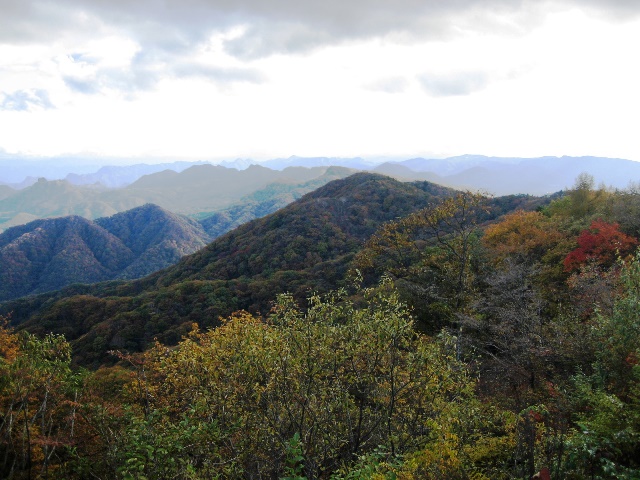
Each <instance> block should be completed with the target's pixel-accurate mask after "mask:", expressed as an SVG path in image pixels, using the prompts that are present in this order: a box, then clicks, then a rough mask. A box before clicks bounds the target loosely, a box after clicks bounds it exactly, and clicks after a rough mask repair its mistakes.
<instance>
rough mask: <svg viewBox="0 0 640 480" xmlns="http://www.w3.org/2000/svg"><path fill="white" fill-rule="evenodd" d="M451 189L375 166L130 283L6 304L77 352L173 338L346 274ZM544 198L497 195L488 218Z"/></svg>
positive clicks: (98, 357) (327, 285) (99, 353)
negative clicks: (370, 244) (388, 227)
mask: <svg viewBox="0 0 640 480" xmlns="http://www.w3.org/2000/svg"><path fill="white" fill-rule="evenodd" d="M453 193H454V192H453V191H451V190H449V189H446V188H443V187H440V186H437V185H434V184H431V183H428V182H418V183H414V184H409V183H401V182H398V181H395V180H393V179H391V178H388V177H384V176H380V175H376V174H364V173H362V174H355V175H352V176H351V177H349V178H347V179H344V180H336V181H333V182H331V183H329V184H327V185H325V186H324V187H321V188H320V189H318V190H316V191H314V192H312V193H310V194H307V195H305V196H304V197H303V198H301V199H300V200H298V201H296V202H294V203H292V204H291V205H289V206H287V207H285V208H283V209H281V210H279V211H277V212H276V213H274V214H271V215H269V216H267V217H264V218H261V219H258V220H254V221H252V222H249V223H247V224H244V225H242V226H240V227H238V228H237V229H235V230H233V231H231V232H229V233H228V234H226V235H224V236H222V237H220V238H218V239H217V240H215V241H214V242H212V243H211V244H209V245H208V246H207V247H206V248H204V249H202V250H200V251H198V252H196V253H195V254H193V255H190V256H187V257H185V258H183V259H182V260H181V261H180V262H179V263H178V264H176V265H175V266H173V267H170V268H168V269H166V270H163V271H160V272H157V273H155V274H152V275H150V276H148V277H146V278H144V279H141V280H137V281H133V282H128V283H107V284H100V285H96V286H92V287H70V288H67V289H64V290H61V291H59V292H54V293H51V294H47V295H41V296H38V297H35V298H27V299H21V300H19V301H15V302H9V303H6V304H4V305H2V306H1V309H0V314H3V313H8V312H9V311H13V321H14V322H15V323H17V324H22V325H23V327H24V328H28V329H29V330H32V331H34V332H35V331H38V332H45V331H56V332H61V333H64V334H65V335H66V336H67V338H68V339H69V340H71V341H72V343H73V344H74V347H75V349H76V352H77V357H76V358H77V360H78V361H81V362H87V363H93V362H99V361H102V360H103V359H104V352H105V351H106V350H110V349H114V348H120V349H127V350H130V351H136V350H141V349H143V348H145V346H146V345H148V343H149V342H150V341H152V340H153V338H154V337H158V338H160V339H162V340H163V341H166V342H169V343H175V342H177V341H178V340H179V339H180V337H181V335H183V334H184V333H186V332H187V331H188V330H189V329H190V326H191V323H192V322H198V323H199V324H201V325H202V326H204V327H207V326H215V325H218V322H219V317H220V316H225V315H228V314H230V313H231V312H233V311H235V310H238V309H247V310H250V311H253V312H262V313H266V312H267V311H268V310H269V308H270V304H271V302H272V301H273V299H274V297H275V295H276V294H278V293H279V292H284V291H289V292H292V293H294V294H295V295H296V297H297V298H304V297H306V296H307V295H308V294H309V292H311V291H327V290H329V289H332V288H335V287H336V286H337V285H340V284H341V283H342V282H343V281H344V277H345V274H346V272H347V270H348V268H349V265H350V262H351V260H352V259H353V256H354V254H355V253H356V252H358V251H359V250H360V249H361V248H362V246H363V244H364V242H365V241H366V240H367V239H368V238H369V237H370V236H371V235H372V234H373V233H374V232H375V231H376V230H377V229H378V228H379V227H380V226H381V225H382V224H383V223H384V222H388V221H390V220H394V219H397V218H398V217H402V216H405V215H407V214H409V213H411V212H413V211H415V210H416V209H419V208H423V207H426V206H427V205H429V204H431V203H434V202H437V201H439V200H441V199H443V198H445V197H449V196H451V195H452V194H453ZM536 202H538V203H539V202H540V200H538V199H532V198H530V197H511V198H507V199H505V198H502V199H496V200H495V201H494V202H493V206H494V208H493V210H492V212H490V213H488V214H487V219H488V218H494V217H496V216H498V215H500V214H502V213H504V212H506V211H510V210H512V209H514V208H518V207H532V206H535V204H536Z"/></svg>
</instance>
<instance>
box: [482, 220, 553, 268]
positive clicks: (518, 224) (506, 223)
mask: <svg viewBox="0 0 640 480" xmlns="http://www.w3.org/2000/svg"><path fill="white" fill-rule="evenodd" d="M562 238H563V234H562V233H560V232H559V231H558V229H557V228H556V227H555V225H554V224H553V222H552V221H551V220H550V219H549V218H547V217H545V216H544V215H542V214H541V213H540V212H525V211H523V210H518V211H516V212H514V213H510V214H508V215H505V217H504V218H503V219H502V221H501V222H499V223H495V224H493V225H490V226H488V227H487V228H486V229H485V232H484V236H483V238H482V241H483V243H484V245H485V246H486V247H487V248H489V249H490V250H491V251H492V252H493V254H494V257H495V259H496V261H502V260H504V259H505V258H506V257H508V256H511V255H520V256H526V257H529V256H535V255H543V254H544V253H545V252H546V251H547V250H549V249H550V248H552V247H553V246H554V245H555V244H557V243H558V242H559V241H560V240H562Z"/></svg>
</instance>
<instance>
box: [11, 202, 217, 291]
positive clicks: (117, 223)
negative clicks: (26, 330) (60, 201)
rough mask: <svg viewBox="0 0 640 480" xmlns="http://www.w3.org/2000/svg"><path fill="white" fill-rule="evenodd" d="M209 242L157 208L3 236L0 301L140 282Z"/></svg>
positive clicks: (66, 220) (188, 223)
mask: <svg viewBox="0 0 640 480" xmlns="http://www.w3.org/2000/svg"><path fill="white" fill-rule="evenodd" d="M208 240H209V236H208V235H207V234H206V233H205V232H204V230H203V229H202V227H201V226H200V225H199V224H198V223H197V222H195V221H193V220H190V219H188V218H186V217H182V216H179V215H176V214H174V213H171V212H168V211H166V210H164V209H162V208H160V207H158V206H156V205H144V206H141V207H138V208H135V209H133V210H129V211H127V212H123V213H119V214H116V215H113V216H112V217H107V218H100V219H98V220H96V221H95V222H93V221H91V220H87V219H85V218H82V217H79V216H68V217H61V218H54V219H42V220H35V221H33V222H30V223H28V224H26V225H22V226H18V227H13V228H10V229H8V230H7V231H5V232H4V233H1V234H0V300H7V299H12V298H18V297H21V296H24V295H29V294H34V293H41V292H46V291H50V290H56V289H59V288H62V287H64V286H66V285H69V284H71V283H95V282H100V281H104V280H112V279H117V278H122V279H133V278H139V277H142V276H144V275H147V274H149V273H151V272H154V271H156V270H159V269H162V268H165V267H167V266H169V265H172V264H174V263H176V262H177V261H178V260H179V259H180V258H181V257H183V256H184V255H186V254H189V253H193V252H195V251H196V250H198V249H200V248H202V247H203V246H205V245H206V243H207V242H208Z"/></svg>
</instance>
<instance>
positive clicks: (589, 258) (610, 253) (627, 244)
mask: <svg viewBox="0 0 640 480" xmlns="http://www.w3.org/2000/svg"><path fill="white" fill-rule="evenodd" d="M577 242H578V248H576V249H575V250H573V251H571V252H570V253H569V255H567V256H566V257H565V259H564V269H565V271H573V270H576V269H578V268H580V267H581V266H582V265H584V264H586V263H593V264H597V265H604V266H610V265H611V264H613V263H614V262H615V260H616V258H617V257H618V256H624V255H627V254H629V253H631V252H632V251H633V249H634V248H635V247H636V245H637V244H638V241H637V240H636V239H635V238H633V237H631V236H629V235H626V234H625V233H623V232H621V231H620V229H619V225H618V224H617V223H607V222H605V221H603V220H594V221H593V222H591V226H590V227H589V228H588V229H586V230H583V231H582V233H580V236H579V237H578V240H577Z"/></svg>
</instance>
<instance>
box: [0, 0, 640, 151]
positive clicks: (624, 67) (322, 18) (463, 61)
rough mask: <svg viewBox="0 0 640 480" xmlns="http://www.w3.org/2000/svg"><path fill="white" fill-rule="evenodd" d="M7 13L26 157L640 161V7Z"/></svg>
mask: <svg viewBox="0 0 640 480" xmlns="http://www.w3.org/2000/svg"><path fill="white" fill-rule="evenodd" d="M4 3H6V5H3V15H2V17H0V85H2V89H3V92H4V93H3V94H2V96H0V102H1V103H0V105H2V109H1V110H0V131H2V132H3V136H2V138H1V139H0V148H5V149H7V150H9V151H24V152H27V151H28V152H31V153H41V154H58V153H70V152H95V153H98V154H105V155H125V156H126V155H156V156H162V155H173V156H197V157H212V156H215V157H224V156H229V157H236V156H288V155H291V154H293V153H295V154H298V155H381V154H392V155H403V154H407V155H417V154H421V153H423V152H441V153H443V154H459V153H483V154H496V155H498V154H504V155H527V156H528V155H545V154H549V155H561V154H598V155H605V156H622V157H629V158H635V159H638V160H640V147H639V146H637V145H636V143H637V142H636V140H635V132H634V130H635V128H634V125H636V124H637V122H636V121H635V118H634V117H633V115H634V114H633V112H635V111H638V108H640V100H639V99H640V96H639V94H638V92H637V85H638V84H639V83H638V82H639V80H640V74H639V72H638V67H637V62H635V55H636V52H635V49H636V45H638V44H639V43H640V28H639V27H640V23H639V21H638V18H637V11H638V10H639V9H640V4H637V2H631V1H629V2H624V1H617V2H604V1H596V0H591V1H590V2H589V3H588V5H589V8H588V9H584V8H578V7H579V3H578V2H577V1H575V2H574V1H569V0H566V1H541V2H533V1H525V2H512V1H508V0H486V1H471V0H467V1H462V0H457V1H451V2H442V1H439V0H438V1H436V0H428V1H424V0H421V1H418V0H398V1H397V2H392V3H390V2H388V1H387V0H374V1H371V0H368V1H367V2H363V1H361V0H357V1H353V2H344V1H342V0H340V1H338V0H327V1H326V2H311V3H309V2H300V1H298V0H296V1H294V0H289V1H286V0H274V1H272V2H264V1H262V0H234V1H232V0H216V1H213V0H181V1H178V0H166V1H162V2H160V1H159V0H141V1H136V2H130V1H127V0H109V1H107V0H94V1H92V2H80V1H79V0H61V1H60V2H56V4H55V5H53V4H52V3H49V2H35V1H34V0H20V1H18V0H5V2H4ZM581 4H582V3H580V5H581ZM602 12H606V13H607V15H606V16H602ZM52 106H55V109H53V108H51V107H52ZM34 138H37V139H38V141H37V142H34ZM607 149H609V151H607Z"/></svg>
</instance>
